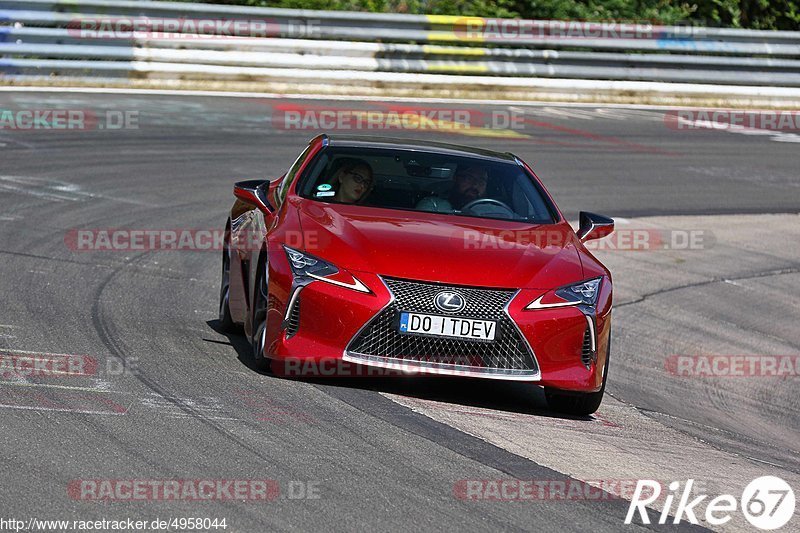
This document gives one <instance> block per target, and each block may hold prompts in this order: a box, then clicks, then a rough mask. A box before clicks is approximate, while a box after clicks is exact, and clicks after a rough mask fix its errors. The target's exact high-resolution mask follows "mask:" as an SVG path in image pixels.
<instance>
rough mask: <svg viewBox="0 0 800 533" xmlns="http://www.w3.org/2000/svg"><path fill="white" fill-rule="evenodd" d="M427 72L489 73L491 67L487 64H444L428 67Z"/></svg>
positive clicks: (426, 67)
mask: <svg viewBox="0 0 800 533" xmlns="http://www.w3.org/2000/svg"><path fill="white" fill-rule="evenodd" d="M425 70H427V71H435V72H457V73H477V72H480V73H484V72H489V67H488V66H487V65H485V64H479V65H465V64H463V63H462V64H458V65H448V64H444V63H441V64H440V63H436V64H434V65H426V66H425Z"/></svg>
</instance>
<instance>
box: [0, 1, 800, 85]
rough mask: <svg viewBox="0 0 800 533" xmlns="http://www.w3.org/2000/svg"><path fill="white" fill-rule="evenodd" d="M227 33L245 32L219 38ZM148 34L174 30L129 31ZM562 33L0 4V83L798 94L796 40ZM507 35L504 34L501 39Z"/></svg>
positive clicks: (484, 25)
mask: <svg viewBox="0 0 800 533" xmlns="http://www.w3.org/2000/svg"><path fill="white" fill-rule="evenodd" d="M210 21H213V22H214V23H213V24H205V25H203V23H204V22H210ZM226 21H240V22H243V23H242V24H239V25H234V26H233V28H234V29H235V30H236V31H234V32H233V33H227V34H225V35H220V33H225V32H223V31H218V30H221V29H224V26H225V25H224V22H226ZM148 24H149V25H151V26H152V27H154V28H156V29H168V30H169V31H156V32H126V31H124V30H125V28H129V27H131V25H135V26H136V27H145V26H147V25H148ZM568 24H569V23H565V22H553V21H497V20H492V19H480V18H475V17H445V16H430V15H398V14H376V13H350V12H337V11H309V10H288V9H277V8H254V7H244V6H222V5H209V4H190V3H177V2H153V1H110V0H25V1H22V0H0V77H2V76H31V75H33V76H42V75H47V76H59V75H61V76H83V77H86V76H103V77H109V76H111V77H134V78H147V77H156V78H159V79H164V78H169V77H170V76H172V77H174V78H176V79H185V78H191V79H208V80H218V79H221V80H225V79H231V78H234V79H238V80H254V81H258V80H268V79H275V78H282V79H291V78H296V79H316V80H318V81H319V80H327V79H330V80H331V81H339V82H341V81H343V80H345V79H346V78H347V74H348V73H351V77H353V75H352V73H356V75H355V77H356V78H359V79H362V80H372V81H382V80H384V81H403V79H404V78H403V76H405V79H406V80H408V81H411V82H413V81H415V80H416V81H419V80H420V79H423V78H420V77H419V75H438V76H439V79H440V80H441V81H442V82H446V83H453V84H458V83H459V78H461V77H462V76H465V75H468V76H470V77H471V78H474V77H476V76H485V77H487V78H491V80H487V81H490V82H491V83H493V84H496V85H509V84H510V85H514V86H519V85H520V81H522V80H524V79H527V80H532V79H533V80H535V79H541V78H559V79H583V80H586V79H590V80H626V81H645V82H670V83H675V82H678V83H693V84H698V83H702V84H716V85H727V86H737V85H738V86H742V85H744V86H760V87H765V88H766V87H787V88H791V87H800V32H786V31H750V30H740V29H718V28H698V27H668V26H651V25H646V24H638V25H634V24H612V23H603V24H591V25H589V24H584V25H583V26H578V27H577V28H578V29H579V30H580V28H581V27H582V28H584V33H583V34H580V33H579V32H578V33H576V32H575V28H576V27H575V26H570V27H566V26H564V25H568ZM504 25H505V26H504ZM504 27H505V28H506V30H507V31H508V28H511V31H508V34H504V33H503V32H502V31H499V30H502V28H504ZM104 28H105V31H104ZM570 28H572V30H570ZM209 29H210V30H211V31H210V32H208V30H209ZM498 29H499V30H498ZM490 30H491V31H490ZM495 30H498V31H495ZM523 30H524V31H523ZM226 31H227V30H226ZM514 31H516V33H514ZM198 32H201V33H198ZM205 32H207V33H205ZM597 34H600V35H601V36H600V37H597ZM609 35H610V36H611V37H609ZM614 35H618V37H614ZM632 35H633V36H634V38H631V36H632ZM297 37H301V38H297ZM412 75H417V76H416V77H414V76H412ZM445 75H446V76H445ZM424 79H429V77H426V78H424Z"/></svg>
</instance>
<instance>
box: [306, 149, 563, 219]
mask: <svg viewBox="0 0 800 533" xmlns="http://www.w3.org/2000/svg"><path fill="white" fill-rule="evenodd" d="M298 191H299V192H300V196H302V197H303V198H308V199H311V200H316V201H319V202H328V203H344V204H356V205H361V206H365V207H380V208H386V209H401V210H406V211H418V212H429V213H442V214H448V215H453V216H470V217H479V218H492V219H504V220H515V221H525V222H530V223H535V224H548V223H552V222H554V216H553V208H552V206H551V204H550V202H549V201H548V199H547V198H546V197H545V195H544V194H543V192H542V191H541V190H540V188H539V187H538V185H537V184H536V182H535V181H534V180H533V179H532V178H531V176H529V175H528V173H527V172H526V171H525V170H524V169H523V168H521V167H520V166H519V165H517V164H515V163H513V162H505V161H496V160H487V159H481V158H473V157H467V156H461V155H451V154H441V153H425V152H418V151H411V150H399V149H398V150H391V149H377V148H344V147H342V148H336V147H330V148H328V149H326V150H324V151H323V152H322V153H321V154H320V156H319V157H318V158H317V160H316V161H315V162H314V164H313V166H312V167H311V169H310V171H309V172H308V173H307V174H306V175H305V176H304V177H303V179H302V180H301V182H300V183H299V186H298Z"/></svg>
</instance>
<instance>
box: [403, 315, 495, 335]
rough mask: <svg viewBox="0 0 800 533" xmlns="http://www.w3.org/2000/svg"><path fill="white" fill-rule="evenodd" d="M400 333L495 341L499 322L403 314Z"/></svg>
mask: <svg viewBox="0 0 800 533" xmlns="http://www.w3.org/2000/svg"><path fill="white" fill-rule="evenodd" d="M400 333H416V334H419V335H436V336H439V337H457V338H459V339H474V340H482V341H493V340H494V339H495V336H496V335H497V322H495V321H494V320H480V319H475V318H458V317H454V316H439V315H424V314H421V313H407V312H401V313H400Z"/></svg>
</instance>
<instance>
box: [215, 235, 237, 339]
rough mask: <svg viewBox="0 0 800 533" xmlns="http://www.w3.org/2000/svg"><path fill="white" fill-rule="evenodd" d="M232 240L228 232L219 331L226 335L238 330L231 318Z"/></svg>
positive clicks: (220, 290)
mask: <svg viewBox="0 0 800 533" xmlns="http://www.w3.org/2000/svg"><path fill="white" fill-rule="evenodd" d="M230 238H231V234H230V232H229V231H226V232H225V244H224V245H223V248H222V279H221V281H220V288H219V329H220V330H222V331H224V332H226V333H233V332H234V331H236V329H237V328H236V323H235V322H234V321H233V318H232V317H231V308H230V305H229V302H230V294H231V249H230Z"/></svg>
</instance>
